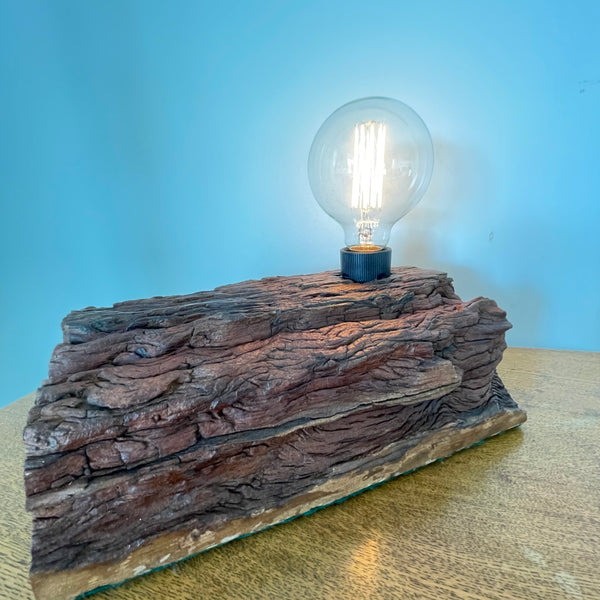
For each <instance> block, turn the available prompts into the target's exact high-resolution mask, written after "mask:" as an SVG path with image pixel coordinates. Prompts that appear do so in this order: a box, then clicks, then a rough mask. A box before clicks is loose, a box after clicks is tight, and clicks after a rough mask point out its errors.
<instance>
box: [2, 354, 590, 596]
mask: <svg viewBox="0 0 600 600" xmlns="http://www.w3.org/2000/svg"><path fill="white" fill-rule="evenodd" d="M499 373H500V375H501V376H502V378H503V380H504V382H505V383H506V384H507V386H508V388H509V389H510V390H511V393H512V394H513V395H514V397H516V398H518V399H519V403H520V404H521V405H522V406H523V407H524V408H525V409H527V411H528V413H529V421H528V423H527V424H525V425H524V426H523V427H522V428H520V429H518V430H514V431H511V432H509V433H506V434H504V435H502V436H499V437H495V438H493V439H491V440H489V441H487V442H486V443H485V444H483V445H481V446H479V447H477V448H476V449H470V450H465V451H463V452H460V453H458V454H456V455H454V456H453V457H451V458H449V459H447V460H445V461H443V462H438V463H435V464H433V465H430V466H429V467H427V468H426V469H420V470H418V471H416V472H414V473H412V474H410V475H406V476H404V477H401V478H399V479H396V480H393V481H390V482H388V483H386V484H384V485H383V486H380V487H378V488H375V489H373V490H371V491H369V492H366V493H364V494H361V495H359V496H356V497H354V498H351V499H349V500H347V501H345V502H344V503H342V504H340V505H334V506H331V507H329V508H327V509H325V510H322V511H319V512H317V513H315V514H314V515H312V516H311V517H310V518H301V519H296V520H294V521H291V522H289V523H286V524H285V525H281V526H279V527H275V528H273V529H270V530H268V531H264V532H261V533H260V534H257V535H253V536H251V537H248V538H244V539H241V540H237V541H235V542H231V543H230V544H227V545H225V546H222V547H219V548H216V549H214V550H211V551H210V552H207V553H204V554H202V555H200V556H197V557H195V558H193V559H190V560H188V561H185V562H183V563H179V564H178V565H176V566H174V567H169V568H167V569H166V570H163V571H160V572H157V573H152V574H150V575H147V576H145V577H142V578H138V579H136V580H133V581H131V582H127V583H125V584H124V585H122V586H120V587H118V588H113V589H109V590H106V591H102V592H99V593H97V594H96V595H95V596H94V597H95V598H98V600H138V599H142V598H144V599H145V598H167V597H177V598H180V599H181V600H188V599H189V600H191V599H197V598H200V599H203V598H207V599H208V598H228V599H231V600H237V599H247V598H256V599H267V598H289V599H290V600H295V599H300V598H326V599H331V600H337V599H346V598H373V599H378V598H415V599H422V598H423V599H424V598H432V597H437V598H459V599H469V600H475V599H489V600H500V599H508V600H516V599H519V600H522V599H523V598H528V599H529V598H548V599H550V600H554V599H557V600H558V599H572V598H586V599H590V598H591V599H597V598H599V597H600V595H599V593H598V590H599V589H600V574H599V572H598V569H597V565H598V563H599V561H600V550H599V548H600V536H599V531H600V523H599V519H598V515H599V514H600V506H599V500H598V494H597V490H598V489H599V488H600V472H599V470H598V464H599V463H600V448H599V445H598V439H599V438H600V355H599V354H591V353H578V352H557V351H547V350H526V349H516V348H511V349H508V350H507V351H506V352H505V355H504V360H503V361H502V363H501V364H500V366H499ZM32 402H33V398H32V396H29V397H28V398H25V399H23V400H20V401H19V402H16V403H14V404H13V405H10V406H9V407H6V408H4V409H2V410H0V474H1V477H2V485H0V503H1V505H2V507H3V510H2V511H0V597H2V598H6V599H7V600H22V599H23V600H27V599H31V598H33V595H32V592H31V589H30V587H29V583H28V572H27V571H28V567H27V563H28V553H29V544H30V537H29V535H28V531H29V526H30V521H29V518H28V515H27V514H26V513H25V510H24V507H23V505H24V490H23V485H22V479H21V472H20V465H21V464H22V461H23V458H24V452H23V447H22V444H21V442H20V432H21V430H22V427H23V424H24V423H25V420H26V414H27V411H28V409H29V407H30V406H31V405H32Z"/></svg>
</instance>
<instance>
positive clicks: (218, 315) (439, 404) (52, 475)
mask: <svg viewBox="0 0 600 600" xmlns="http://www.w3.org/2000/svg"><path fill="white" fill-rule="evenodd" d="M509 327H510V324H509V323H508V321H507V320H506V315H505V313H504V312H503V311H502V310H500V309H499V308H498V307H497V306H496V304H495V303H494V302H493V301H492V300H487V299H483V298H478V299H476V300H473V301H471V302H462V301H461V300H460V299H459V298H458V297H457V296H456V294H455V293H454V291H453V288H452V284H451V280H450V279H449V278H448V277H447V276H446V275H445V274H444V273H440V272H437V271H424V270H420V269H415V268H402V269H394V271H393V273H392V276H391V277H390V278H388V279H386V280H382V281H377V282H372V283H368V284H355V283H353V282H350V281H346V280H342V279H341V278H340V277H339V276H338V275H337V274H335V273H332V272H329V273H322V274H318V275H307V276H300V277H277V278H269V279H264V280H261V281H250V282H244V283H239V284H235V285H231V286H225V287H222V288H218V289H216V290H215V291H213V292H201V293H198V294H193V295H190V296H174V297H169V298H152V299H150V300H139V301H132V302H124V303H121V304H117V305H115V306H114V307H112V308H102V309H96V308H88V309H84V310H82V311H76V312H73V313H71V314H70V315H68V316H67V317H66V318H65V319H64V321H63V332H64V343H63V344H60V345H59V346H57V348H56V349H55V351H54V353H53V356H52V359H51V362H50V372H49V378H48V380H47V381H45V382H44V383H43V385H42V387H41V388H40V389H39V390H38V395H37V400H36V405H35V406H34V408H32V410H31V412H30V414H29V420H28V424H27V427H26V429H25V431H24V439H25V443H26V446H27V460H26V464H25V486H26V492H27V508H28V510H30V511H31V513H32V516H33V544H32V567H31V569H32V576H34V577H35V579H36V581H38V582H39V581H43V580H44V576H45V574H56V573H62V572H65V573H69V572H71V573H73V572H75V571H76V570H77V569H79V570H81V569H87V568H90V566H94V565H98V564H110V563H114V564H116V563H118V562H119V561H122V560H123V559H125V558H126V557H128V556H129V555H131V553H132V552H133V551H134V550H135V549H136V548H139V547H140V546H144V544H146V545H150V546H152V544H154V543H156V541H157V540H160V539H163V538H164V539H166V538H165V537H164V536H167V535H169V536H173V535H175V536H177V535H179V533H178V532H180V535H181V536H188V535H189V532H191V531H195V532H197V534H196V536H197V537H198V538H200V537H202V535H204V534H207V532H213V531H219V530H223V531H225V530H226V529H227V527H229V526H230V524H231V523H234V522H236V523H237V522H238V521H239V520H243V519H250V518H253V515H256V514H259V513H260V512H261V511H283V510H284V509H285V507H287V506H291V505H292V504H299V503H300V504H299V505H301V502H302V501H304V499H307V498H309V497H311V494H313V492H314V490H316V489H319V486H323V485H324V484H326V483H327V482H328V481H333V480H335V479H336V478H340V481H341V478H347V477H349V476H355V479H356V481H357V482H358V481H360V476H361V474H363V475H364V474H365V473H367V472H369V473H371V472H374V470H376V469H378V468H380V467H379V466H378V465H384V464H392V463H397V464H399V465H400V464H405V463H403V462H402V460H403V459H404V457H406V456H407V453H410V452H411V451H412V450H411V449H415V448H418V447H419V444H420V443H421V442H422V441H423V439H424V437H423V436H424V435H427V434H432V433H435V432H446V431H455V432H466V431H469V430H472V429H473V428H475V427H478V426H480V425H481V424H482V423H485V422H486V421H487V420H493V419H495V421H494V423H496V421H498V415H504V414H507V415H508V414H510V415H511V417H510V419H512V420H510V419H509V420H507V421H502V423H504V425H502V427H504V428H506V427H507V426H514V425H515V424H517V423H518V422H520V421H522V420H524V414H523V413H522V412H521V411H519V410H518V407H517V406H516V405H515V404H514V402H513V401H512V400H511V399H510V396H509V395H508V393H507V392H506V390H505V389H504V387H503V386H502V383H501V382H500V380H499V379H498V377H497V375H496V374H495V368H496V365H497V364H498V362H499V361H500V359H501V357H502V352H503V350H504V348H505V342H504V333H505V331H506V330H507V329H508V328H509ZM498 422H500V421H498ZM506 423H508V425H506ZM495 427H496V426H495ZM498 427H500V426H498ZM498 427H496V429H494V430H493V431H491V430H490V433H486V434H485V435H482V437H485V436H486V435H490V434H492V433H497V432H498V431H500V430H502V428H500V429H498ZM478 431H479V430H478ZM482 431H483V430H482ZM486 431H487V430H486ZM459 439H460V443H459V442H458V440H459ZM464 439H470V438H467V437H465V434H463V433H460V435H459V434H457V437H456V440H457V442H456V444H454V445H453V446H452V447H451V449H450V451H455V450H457V449H459V447H463V446H460V444H462V443H463V441H464ZM474 441H477V440H474ZM471 443H472V442H471ZM432 456H433V455H432ZM436 456H437V455H436ZM438 457H439V456H438ZM421 464H423V463H421ZM391 474H392V473H390V474H388V475H387V477H389V476H390V475H391ZM351 478H352V477H350V479H351ZM376 480H377V479H376ZM344 481H346V479H344ZM352 485H353V484H352ZM352 485H351V484H346V483H344V487H343V489H344V490H346V491H348V490H350V491H356V490H357V489H360V485H359V484H358V483H357V484H356V485H358V487H356V486H355V487H354V488H352ZM363 487H364V485H363ZM340 493H342V492H340ZM342 495H343V494H342ZM324 497H325V496H324ZM330 500H331V499H330V498H329V496H328V497H327V501H330ZM306 502H307V504H306V506H308V505H309V504H310V503H309V502H308V500H307V501H306ZM310 502H312V504H310V505H311V506H313V505H315V503H314V502H313V500H312V499H311V501H310ZM323 503H326V502H323ZM318 504H319V503H318V502H317V504H316V505H318ZM277 514H280V513H277ZM281 514H283V513H281ZM278 519H279V520H281V519H280V518H279V517H277V518H274V519H272V520H271V522H277V520H278ZM242 533H245V531H244V530H243V528H242V529H240V531H239V534H240V535H241V534H242ZM169 539H171V538H169ZM210 545H211V544H207V545H206V547H208V546H210ZM150 546H149V547H150ZM196 549H197V548H196ZM179 557H181V556H179ZM156 560H158V559H156ZM145 562H149V560H148V559H147V558H146V559H145ZM150 562H151V561H150ZM157 565H158V563H157ZM157 565H155V566H157ZM144 567H145V568H146V567H147V565H144ZM149 568H152V566H150V567H149ZM133 574H137V573H136V572H135V571H134V572H133ZM39 589H40V590H42V591H41V592H40V594H38V595H39V596H40V597H49V596H48V595H46V596H44V591H43V590H44V586H43V585H40V586H39ZM81 591H85V590H79V591H78V593H81ZM53 593H54V592H53ZM64 597H69V596H68V594H65V595H64Z"/></svg>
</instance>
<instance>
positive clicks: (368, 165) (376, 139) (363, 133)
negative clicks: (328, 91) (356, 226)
mask: <svg viewBox="0 0 600 600" xmlns="http://www.w3.org/2000/svg"><path fill="white" fill-rule="evenodd" d="M385 134H386V127H385V123H377V122H376V121H369V122H367V123H359V124H358V125H355V126H354V159H353V177H352V208H359V209H360V210H361V211H368V210H369V209H372V208H381V204H382V196H383V176H384V174H385V161H384V151H385Z"/></svg>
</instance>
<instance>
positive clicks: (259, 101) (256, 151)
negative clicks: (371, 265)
mask: <svg viewBox="0 0 600 600" xmlns="http://www.w3.org/2000/svg"><path fill="white" fill-rule="evenodd" d="M599 24H600V2H597V1H596V0H592V1H589V2H584V1H573V2H571V3H569V4H568V5H566V4H564V3H563V2H558V1H551V0H544V1H539V2H538V1H535V0H534V1H532V0H529V1H523V0H520V1H514V2H513V1H496V2H493V1H492V2H487V1H486V2H481V0H477V1H462V2H461V1H452V2H450V1H434V0H431V1H423V2H406V1H402V0H394V1H382V0H372V1H371V2H365V1H364V0H360V1H354V0H344V1H336V0H331V1H327V0H320V1H309V0H299V1H292V2H276V1H266V0H264V1H250V0H248V1H240V0H238V1H237V2H236V1H229V2H216V1H215V2H203V1H197V2H182V1H178V2H152V1H149V0H144V1H140V2H132V1H124V0H119V1H114V2H110V1H105V0H103V1H102V2H76V1H70V2H63V1H60V0H53V1H52V2H47V1H44V2H29V1H26V0H20V1H19V2H16V1H15V2H12V1H6V0H0V203H1V205H0V274H1V278H0V285H1V290H0V335H1V345H0V353H1V360H0V382H1V384H0V404H5V403H7V402H10V401H12V400H14V399H16V398H17V397H19V396H22V395H24V394H26V393H28V392H29V391H31V390H33V389H34V388H35V387H37V385H38V384H39V382H40V380H41V379H42V378H43V377H45V376H46V373H47V364H48V360H49V358H50V354H51V351H52V348H53V347H54V345H55V344H56V343H58V342H59V341H60V339H61V335H60V328H59V324H60V320H61V318H62V317H63V316H64V315H65V314H66V313H68V312H69V311H70V310H72V309H77V308H82V307H84V306H88V305H96V306H103V305H110V304H112V303H114V302H116V301H120V300H125V299H128V298H137V297H148V296H153V295H169V294H184V293H189V292H193V291H197V290H200V289H210V288H212V287H214V286H216V285H220V284H223V283H228V282H234V281H238V280H243V279H248V278H257V277H263V276H267V275H274V274H295V273H308V272H315V271H321V270H325V269H333V268H336V267H337V266H338V250H339V248H340V246H341V245H342V244H343V236H342V231H341V229H340V228H339V226H338V225H337V224H336V223H334V222H333V221H331V220H330V219H329V218H328V217H327V216H326V215H325V214H324V213H323V212H322V211H321V210H320V209H319V207H318V206H317V204H316V202H315V201H314V200H313V198H312V196H311V193H310V189H309V186H308V181H307V177H306V159H307V155H308V150H309V147H310V144H311V141H312V138H313V136H314V134H315V133H316V131H317V129H318V127H319V126H320V125H321V123H322V122H323V120H324V119H325V118H326V117H327V116H328V115H329V114H330V113H331V112H332V111H333V110H334V109H336V108H337V107H338V106H340V105H341V104H344V103H345V102H347V101H349V100H353V99H355V98H360V97H363V96H372V95H383V96H390V97H393V98H398V99H400V100H402V101H403V102H405V103H407V104H409V105H410V106H412V107H413V108H414V109H415V110H416V111H417V112H418V113H419V114H420V115H421V117H422V118H423V119H424V121H425V122H426V123H427V125H428V127H429V129H430V131H431V134H432V137H433V139H434V144H435V151H436V161H437V162H436V165H435V169H434V175H433V179H432V183H431V186H430V189H429V191H428V193H427V194H426V195H425V197H424V198H423V200H422V201H421V203H420V204H419V205H418V206H417V207H416V208H415V209H414V210H413V212H412V213H410V214H409V215H408V216H407V217H405V218H404V219H403V220H402V221H401V222H400V223H399V224H398V225H397V226H396V227H395V229H394V231H393V233H392V238H391V244H390V245H391V246H392V248H393V257H394V258H393V261H394V264H396V265H399V264H413V265H418V266H423V267H432V268H439V269H443V270H447V271H448V272H449V273H450V274H451V275H452V276H453V277H454V279H455V284H456V288H457V291H458V292H459V294H460V295H461V296H462V297H463V298H465V299H468V298H471V297H475V296H479V295H483V296H488V297H492V298H494V299H495V300H497V302H498V303H499V304H500V306H502V307H503V308H504V309H506V310H507V311H508V313H509V318H510V320H511V321H512V322H513V323H514V326H515V327H514V329H513V330H512V331H511V332H510V333H509V336H508V341H509V343H510V344H512V345H517V346H534V347H546V348H566V349H581V350H598V349H600V325H599V313H600V310H599V300H598V297H599V294H600V289H599V284H598V276H599V268H598V264H599V259H600V242H599V237H600V236H599V235H598V225H599V222H600V219H599V217H600V214H599V204H600V167H599V164H598V162H599V158H598V157H599V156H600V35H598V30H599V27H598V26H599Z"/></svg>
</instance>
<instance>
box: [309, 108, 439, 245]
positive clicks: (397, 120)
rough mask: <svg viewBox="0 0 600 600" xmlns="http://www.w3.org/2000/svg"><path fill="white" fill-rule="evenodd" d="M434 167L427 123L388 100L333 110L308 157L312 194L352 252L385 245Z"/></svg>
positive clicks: (421, 193) (417, 196)
mask: <svg viewBox="0 0 600 600" xmlns="http://www.w3.org/2000/svg"><path fill="white" fill-rule="evenodd" d="M432 169H433V144H432V141H431V136H430V134H429V131H428V129H427V127H426V125H425V123H423V121H422V119H421V117H419V115H417V113H416V112H415V111H414V110H413V109H412V108H410V107H409V106H407V105H406V104H404V103H402V102H400V101H398V100H393V99H392V98H362V99H360V100H354V101H353V102H349V103H348V104H345V105H344V106H342V107H341V108H338V109H337V110H336V111H335V112H334V113H333V114H332V115H331V116H329V118H328V119H327V120H326V121H325V122H324V123H323V125H321V128H320V129H319V131H318V132H317V135H316V136H315V139H314V141H313V143H312V146H311V148H310V153H309V156H308V178H309V181H310V186H311V189H312V191H313V194H314V196H315V198H316V200H317V202H318V203H319V205H320V206H321V208H323V210H324V211H325V212H326V213H327V214H329V215H330V216H331V217H333V218H334V219H335V220H336V221H337V222H338V223H339V224H340V225H341V226H342V228H343V229H344V236H345V242H346V245H347V247H348V248H347V249H348V250H351V251H355V252H377V251H380V250H382V249H383V248H385V246H386V245H387V243H388V240H389V238H390V231H391V229H392V227H393V225H394V224H395V223H396V221H398V220H399V219H401V218H402V217H403V216H404V215H405V214H406V213H407V212H408V211H410V210H411V209H412V208H413V207H414V206H415V205H416V204H417V202H419V200H420V199H421V197H422V196H423V194H424V193H425V190H426V189H427V186H428V185H429V181H430V179H431V172H432Z"/></svg>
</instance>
